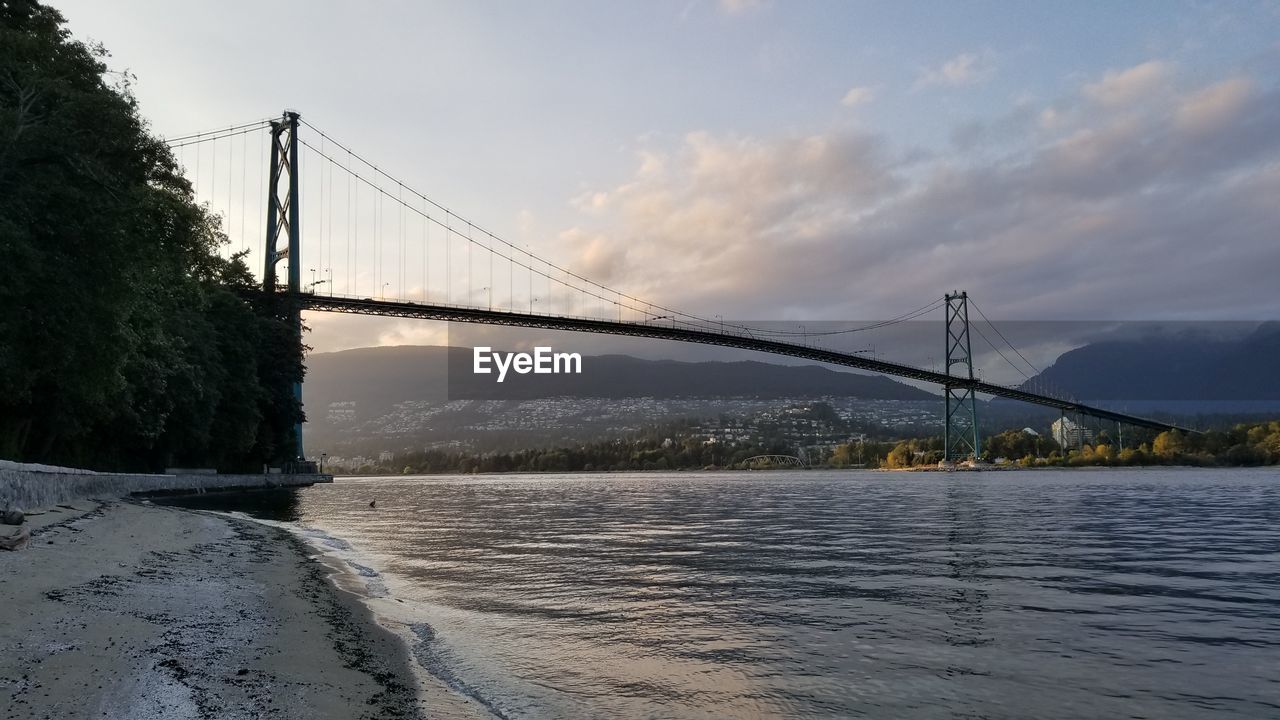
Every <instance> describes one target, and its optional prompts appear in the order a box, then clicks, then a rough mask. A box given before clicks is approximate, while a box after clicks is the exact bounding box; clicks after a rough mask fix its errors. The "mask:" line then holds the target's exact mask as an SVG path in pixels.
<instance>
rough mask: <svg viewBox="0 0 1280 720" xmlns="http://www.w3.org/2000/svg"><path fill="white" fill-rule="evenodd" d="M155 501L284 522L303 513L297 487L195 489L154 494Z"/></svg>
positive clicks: (291, 520) (297, 517)
mask: <svg viewBox="0 0 1280 720" xmlns="http://www.w3.org/2000/svg"><path fill="white" fill-rule="evenodd" d="M153 502H156V503H159V504H162V505H177V506H179V507H185V508H192V509H195V510H213V511H216V512H243V513H248V514H249V515H252V516H253V517H257V518H262V519H265V520H279V521H281V522H296V521H297V520H298V519H299V518H300V517H301V514H300V512H299V499H298V489H297V488H276V489H272V490H249V491H245V492H211V493H198V494H196V493H193V494H189V495H173V496H169V497H156V498H153Z"/></svg>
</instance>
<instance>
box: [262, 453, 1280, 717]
mask: <svg viewBox="0 0 1280 720" xmlns="http://www.w3.org/2000/svg"><path fill="white" fill-rule="evenodd" d="M371 500H376V501H377V506H376V508H370V507H369V502H370V501H371ZM287 519H290V520H292V521H294V522H296V523H298V524H299V525H301V526H303V527H306V528H310V529H311V531H312V533H313V534H314V535H315V536H317V537H321V538H322V539H326V540H327V541H328V542H330V543H331V544H335V545H342V542H341V540H345V541H347V542H349V543H350V544H351V546H352V550H353V552H354V553H355V554H356V555H357V556H358V557H360V558H361V560H360V563H361V564H362V565H366V564H367V566H368V567H369V568H371V569H372V570H376V571H377V572H378V573H380V575H379V581H378V585H379V587H383V586H385V587H388V588H391V592H392V594H393V596H394V597H395V599H397V600H403V601H404V604H405V607H406V608H409V609H410V611H411V612H412V613H414V614H415V616H416V617H418V618H420V622H421V624H420V625H418V626H417V628H418V633H419V636H420V637H421V638H422V639H423V643H422V645H421V646H420V647H419V657H420V658H421V659H422V661H423V663H424V665H426V666H427V667H428V668H429V669H430V670H431V671H432V672H434V673H436V674H437V675H439V676H440V677H442V678H443V679H445V680H446V681H447V682H449V683H450V684H452V685H454V686H455V687H456V688H458V689H459V690H461V691H463V692H466V693H468V694H471V695H472V696H473V697H475V698H477V699H479V700H480V701H481V702H483V703H484V704H485V705H487V706H488V707H489V708H490V709H492V710H493V711H494V713H495V714H497V715H499V716H502V717H508V718H728V717H740V718H752V717H831V718H836V717H841V718H843V717H859V716H865V717H886V718H1029V717H1049V718H1086V717H1090V718H1091V717H1109V718H1119V717H1130V718H1203V717H1224V718H1226V717H1230V718H1235V717H1239V718H1261V717H1280V473H1278V472H1276V471H1274V470H1223V471H1205V470H1191V469H1142V470H1096V471H1091V470H1071V471H1052V470H1047V471H1021V472H989V473H980V474H975V473H956V474H939V473H867V472H854V473H850V472H839V473H837V472H816V471H814V472H772V473H742V474H736V473H714V474H702V473H669V474H648V473H646V474H633V475H555V476H484V477H397V478H378V479H373V478H371V479H341V478H340V479H339V481H338V482H336V483H334V484H333V485H329V486H317V487H314V488H311V489H308V490H306V491H302V492H300V493H298V496H297V501H296V505H294V506H293V507H292V508H291V509H289V511H288V516H287ZM339 538H340V539H341V540H338V539H339ZM365 572H366V574H370V575H371V574H372V573H371V571H370V570H366V571H365Z"/></svg>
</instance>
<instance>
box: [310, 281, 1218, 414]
mask: <svg viewBox="0 0 1280 720" xmlns="http://www.w3.org/2000/svg"><path fill="white" fill-rule="evenodd" d="M297 298H298V302H299V303H300V305H301V306H302V309H304V310H317V311H321V312H340V313H350V314H357V315H381V316H385V317H402V318H414V319H418V320H444V321H449V322H466V323H481V324H487V325H510V326H516V327H531V328H544V329H547V330H571V331H576V332H590V333H603V334H609V335H627V336H632V337H647V338H655V339H660V340H675V341H678V342H692V343H701V344H704V345H719V346H722V347H732V348H740V349H743V350H754V351H757V352H765V353H771V354H774V355H786V356H789V357H796V358H804V359H806V360H814V361H817V362H822V363H828V364H831V365H841V366H844V367H850V368H855V369H858V370H869V371H871V372H877V373H882V374H885V375H892V376H894V377H901V378H907V379H910V380H919V381H923V382H927V383H933V384H935V385H942V386H948V385H949V386H951V387H954V388H972V389H973V390H974V391H975V392H978V393H982V394H984V395H992V396H995V397H1003V398H1009V399H1011V400H1019V401H1022V402H1026V403H1031V404H1034V405H1042V406H1045V407H1051V408H1056V409H1058V410H1061V411H1063V412H1066V413H1072V414H1074V413H1077V412H1078V413H1081V414H1084V415H1089V416H1092V417H1096V418H1101V419H1103V420H1114V421H1118V422H1122V423H1126V424H1128V425H1134V426H1137V427H1144V428H1151V429H1155V430H1181V431H1183V432H1194V431H1193V430H1190V429H1188V428H1184V427H1181V426H1178V425H1173V424H1170V423H1166V422H1161V421H1159V420H1152V419H1150V418H1144V417H1138V416H1135V415H1128V414H1125V413H1119V412H1114V411H1112V410H1107V409H1105V408H1100V407H1094V406H1091V405H1085V404H1083V403H1079V402H1076V401H1074V400H1068V399H1064V398H1059V397H1054V396H1051V395H1042V394H1039V393H1033V392H1028V391H1026V390H1023V389H1021V388H1015V387H1008V386H1005V385H996V384H994V383H988V382H982V381H980V380H968V379H962V378H958V377H953V376H949V375H946V374H945V373H940V372H935V371H933V370H926V369H924V368H918V367H915V366H913V365H906V364H903V363H896V362H891V361H888V360H876V359H873V358H868V357H863V356H861V355H855V354H853V353H847V352H840V351H837V350H825V349H822V348H817V347H812V346H809V345H801V344H797V343H789V342H781V341H778V340H769V339H766V338H756V337H751V336H750V335H748V334H737V333H729V332H716V331H712V330H707V329H703V328H698V327H691V326H687V325H683V326H682V325H680V324H677V323H674V322H671V321H668V322H669V323H670V324H661V323H659V322H657V321H650V322H629V321H615V320H601V319H596V318H585V317H573V316H565V315H540V314H536V313H521V312H511V311H508V310H487V309H483V308H474V307H466V306H460V305H441V304H428V303H413V302H403V301H396V300H375V299H372V298H355V297H344V296H338V295H319V294H309V293H300V294H298V295H297Z"/></svg>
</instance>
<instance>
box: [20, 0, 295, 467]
mask: <svg viewBox="0 0 1280 720" xmlns="http://www.w3.org/2000/svg"><path fill="white" fill-rule="evenodd" d="M107 57H108V54H107V52H106V51H105V49H103V48H102V47H101V46H97V45H87V44H85V43H81V42H78V41H76V40H74V39H73V38H71V36H70V33H69V32H68V31H67V29H66V28H65V27H64V20H63V18H62V16H61V15H60V14H59V13H58V11H56V10H54V9H52V8H49V7H47V6H44V5H41V4H39V3H36V2H32V1H31V0H11V1H10V2H4V3H0V257H3V258H4V262H5V282H3V283H0V308H3V309H4V311H3V313H0V457H7V458H16V459H20V460H35V461H42V462H56V463H60V464H70V465H81V466H86V467H95V468H99V469H118V470H127V469H156V468H158V467H162V466H164V465H167V464H171V463H181V464H199V465H214V466H218V467H223V468H226V469H242V468H245V467H255V466H257V465H258V464H259V463H261V462H268V461H276V460H280V459H284V458H286V457H288V456H289V455H290V454H292V452H293V450H292V448H293V447H294V439H293V438H292V435H291V434H292V428H293V425H294V423H295V422H296V421H297V420H298V419H299V418H300V416H301V409H300V408H299V407H298V405H297V403H296V401H295V400H294V399H293V397H292V393H291V391H290V388H291V386H292V383H293V382H294V381H295V380H299V379H301V376H302V355H301V352H302V349H301V348H300V347H299V346H298V342H297V340H296V338H295V337H294V336H293V331H292V328H291V327H290V326H289V325H288V323H287V322H285V321H284V320H283V316H282V313H281V312H280V308H271V307H265V306H255V305H251V304H248V303H246V301H245V300H243V299H242V292H243V291H244V290H245V289H246V288H247V287H252V286H253V279H252V274H251V273H250V272H249V270H248V268H247V267H245V266H244V263H243V262H242V260H241V259H239V258H234V259H232V260H230V261H228V260H226V259H223V258H221V257H220V256H219V254H218V248H219V247H220V246H221V245H222V244H224V243H225V242H226V238H225V237H224V236H223V235H222V234H221V232H220V231H219V229H218V228H219V223H218V219H217V218H216V217H214V216H213V215H211V214H210V213H209V212H208V211H206V210H205V209H204V208H202V207H200V206H199V205H197V204H196V203H195V201H194V198H193V197H192V193H191V187H190V184H189V183H188V182H187V181H186V179H185V178H183V177H182V175H181V173H180V172H179V170H178V166H177V163H176V161H175V160H174V157H173V155H172V153H171V152H170V151H169V149H168V147H167V146H166V145H165V144H164V143H163V142H162V141H160V140H159V139H157V138H155V137H153V136H151V135H150V133H149V132H147V129H146V123H145V122H144V121H143V119H142V118H141V117H140V115H139V113H138V108H137V102H136V101H135V100H134V98H133V95H132V93H131V92H130V88H129V82H130V80H131V78H129V76H127V75H124V74H119V73H112V72H110V71H108V69H107V67H106V64H105V61H106V59H107Z"/></svg>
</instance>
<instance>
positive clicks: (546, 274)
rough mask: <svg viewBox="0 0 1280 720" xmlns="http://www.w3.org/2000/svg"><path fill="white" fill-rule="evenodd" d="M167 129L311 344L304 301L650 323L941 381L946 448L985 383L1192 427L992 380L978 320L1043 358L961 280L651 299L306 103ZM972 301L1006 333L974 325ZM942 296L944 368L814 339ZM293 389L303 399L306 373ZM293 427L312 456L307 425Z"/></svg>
mask: <svg viewBox="0 0 1280 720" xmlns="http://www.w3.org/2000/svg"><path fill="white" fill-rule="evenodd" d="M167 142H168V144H169V147H170V148H171V149H172V150H173V152H174V154H175V156H176V157H177V159H178V160H179V162H180V163H181V164H182V166H183V168H184V171H185V172H186V173H187V174H188V177H189V179H190V180H191V182H192V186H193V189H194V191H195V193H196V196H197V198H198V199H200V200H201V201H203V202H205V203H207V205H208V206H209V207H210V209H211V210H212V211H214V212H215V213H217V214H218V215H219V216H220V222H221V224H222V230H223V232H224V233H225V234H226V235H227V237H228V239H229V243H228V247H227V252H228V253H229V254H236V255H240V256H241V257H243V258H244V259H245V262H247V263H249V266H250V267H251V268H253V267H259V268H261V276H260V277H261V280H262V290H261V292H263V293H270V294H275V295H278V296H279V297H280V299H282V300H284V301H285V306H286V307H288V308H289V312H290V315H291V320H292V322H293V324H294V326H295V327H296V328H297V333H298V342H299V343H300V344H301V342H302V321H301V313H302V312H303V311H318V312H330V313H350V314H357V315H373V316H384V317H397V318H412V319H421V320H436V321H448V322H465V323H483V324H491V325H506V326H517V327H528V328H540V329H549V330H568V331H576V332H587V333H601V334H610V335H622V336H631V337H643V338H652V339H655V340H668V341H677V342H689V343H701V344H706V345H716V346H722V347H730V348H738V349H742V350H751V351H756V352H764V353H770V354H775V355H783V356H788V357H794V358H802V359H806V360H812V361H816V362H821V363H826V364H830V365H837V366H843V367H848V368H853V369H856V370H863V371H869V372H874V373H880V374H883V375H889V376H893V377H898V378H903V379H907V380H912V381H916V382H923V383H930V384H934V385H938V386H940V387H941V388H942V391H943V403H944V454H945V457H946V458H947V459H949V460H956V459H964V458H966V457H970V456H977V455H980V454H981V447H982V445H981V443H980V437H979V430H978V407H979V405H978V396H979V395H986V396H991V397H1001V398H1008V399H1012V400H1018V401H1021V402H1025V403H1031V404H1034V405H1040V406H1044V407H1049V408H1054V409H1056V410H1058V411H1060V412H1061V413H1062V414H1063V415H1064V416H1065V415H1068V414H1070V415H1073V416H1076V417H1082V416H1087V417H1092V418H1096V419H1098V420H1099V421H1110V422H1114V423H1116V424H1117V426H1119V425H1120V424H1126V425H1131V426H1136V427H1142V428H1151V429H1157V430H1170V429H1179V430H1184V431H1186V428H1180V427H1178V426H1176V425H1172V424H1169V423H1166V422H1161V421H1158V420H1154V419H1150V418H1144V417H1138V416H1134V415H1129V414H1126V413H1121V412H1115V411H1112V410H1108V409H1105V408H1101V407H1094V406H1090V405H1086V404H1083V403H1081V402H1078V401H1076V400H1075V399H1074V398H1072V397H1071V396H1070V395H1068V394H1066V393H1060V392H1049V391H1046V390H1043V389H1040V388H1036V389H1035V390H1030V389H1027V387H1026V385H1025V384H1024V385H1023V386H1009V385H1002V384H997V383H993V382H985V381H983V380H982V379H981V377H980V376H979V375H977V374H976V373H975V367H974V363H973V352H972V344H973V343H972V336H971V334H970V332H971V330H973V331H975V332H976V333H977V334H978V336H979V338H980V339H981V340H983V341H984V342H986V343H987V344H988V345H989V346H990V347H991V348H992V349H993V350H994V351H995V352H996V353H997V354H998V355H999V356H1000V357H1001V358H1003V359H1004V360H1005V361H1006V362H1008V363H1009V364H1010V365H1011V366H1012V367H1014V368H1016V369H1018V371H1019V372H1020V373H1022V375H1023V376H1024V377H1026V378H1028V379H1030V377H1031V376H1030V375H1028V374H1027V373H1026V372H1025V370H1024V369H1023V366H1020V365H1019V364H1018V363H1016V362H1014V361H1013V360H1012V357H1017V358H1019V359H1021V360H1022V361H1023V363H1024V365H1025V367H1027V368H1030V369H1031V370H1032V371H1033V372H1038V370H1036V369H1035V367H1034V365H1032V364H1031V363H1030V362H1029V361H1027V359H1026V358H1025V356H1023V354H1022V353H1021V352H1019V351H1018V349H1017V348H1016V347H1014V346H1013V344H1012V343H1010V342H1009V341H1008V340H1007V339H1006V338H1005V337H1004V335H1003V334H1002V333H1000V331H999V330H998V329H997V328H996V327H995V326H994V324H992V323H991V322H990V320H988V319H987V318H986V316H985V313H982V311H981V309H980V308H978V307H977V306H976V304H974V303H973V301H972V300H971V299H970V298H969V296H968V295H967V293H964V292H952V293H948V294H946V295H944V296H943V297H940V298H937V299H935V300H933V301H931V302H929V303H928V304H926V305H924V306H922V307H919V308H916V309H914V310H912V311H910V312H907V313H903V314H902V315H899V316H897V317H894V318H891V319H890V320H886V321H882V322H877V323H869V324H864V325H861V326H858V327H852V328H843V329H839V330H833V331H827V332H808V331H806V330H804V329H801V330H799V331H796V330H787V329H778V328H776V327H761V326H751V325H746V324H741V323H726V322H724V320H723V319H721V318H720V317H719V316H716V317H714V318H707V317H703V316H699V315H695V314H690V313H686V312H682V311H679V310H676V309H673V308H671V307H668V306H665V305H663V304H659V303H655V302H649V301H646V300H642V299H640V298H638V297H636V296H634V295H632V294H629V293H627V292H625V291H623V290H621V289H616V288H612V287H609V286H607V285H605V284H602V283H599V282H595V281H593V280H591V279H590V278H587V277H585V276H583V275H581V274H579V273H577V272H574V271H573V270H571V269H569V268H566V267H563V266H561V265H558V264H556V263H554V262H552V261H550V260H548V259H546V258H544V257H542V256H540V255H537V254H535V253H533V251H532V250H530V249H529V248H527V247H520V246H518V245H516V244H515V243H513V242H511V241H508V240H506V239H503V238H502V237H500V236H498V235H497V234H495V233H493V232H490V231H489V230H486V229H484V227H482V226H481V225H479V224H477V223H475V222H473V221H471V220H469V219H467V218H466V217H464V216H461V215H459V214H458V213H456V212H454V211H452V210H450V209H449V208H447V207H445V206H444V205H441V204H439V203H437V202H436V201H434V200H432V199H431V198H429V197H428V196H427V195H425V194H423V193H420V192H418V191H417V190H414V189H412V188H411V187H410V186H409V185H408V184H406V183H405V182H403V181H401V180H400V179H398V178H397V177H396V176H393V175H392V174H390V173H389V172H388V171H386V170H384V169H383V168H382V167H380V166H379V165H377V164H374V163H373V162H372V161H370V160H368V159H366V158H365V157H364V156H363V155H361V154H359V153H357V152H356V151H355V150H353V149H352V148H351V147H350V146H348V145H346V144H343V143H341V142H339V141H337V140H335V139H334V138H333V137H332V136H330V135H329V134H327V133H325V132H324V131H323V130H321V129H320V128H317V127H315V126H314V125H312V124H310V123H307V122H304V121H303V120H302V118H301V116H300V115H299V114H298V113H296V112H291V111H286V112H285V113H284V114H283V115H282V116H281V117H279V118H264V119H262V120H257V121H254V122H248V123H242V124H238V125H231V126H228V127H225V128H220V129H215V130H210V131H206V132H199V133H192V134H188V135H182V136H178V137H174V138H167ZM304 158H305V160H306V163H305V165H304V163H303V162H302V161H303V159H304ZM255 184H256V186H257V190H256V192H254V193H252V195H251V194H250V189H251V187H252V186H254V185H255ZM304 194H305V196H306V197H307V200H308V202H307V203H303V202H302V200H303V197H304ZM250 198H253V200H252V201H251V199H250ZM304 227H305V228H306V230H307V231H306V233H305V234H304V232H303V228H304ZM259 243H261V244H259ZM304 250H305V253H304ZM304 256H305V257H306V258H308V260H307V262H305V263H304V261H303V258H304ZM282 265H283V266H284V273H283V274H282V273H281V266H282ZM304 269H305V271H306V272H307V273H308V275H307V276H304ZM388 291H390V297H388ZM971 305H973V306H974V308H975V309H976V310H977V311H978V313H979V314H980V315H981V317H982V319H983V320H985V321H986V324H987V326H988V327H989V328H991V329H992V330H993V331H994V332H995V334H996V335H997V337H998V338H999V339H1000V340H1002V341H1003V346H1001V345H999V344H997V343H995V342H992V341H991V340H990V339H989V338H988V337H987V336H986V334H985V333H983V332H982V331H981V328H980V327H979V326H978V325H977V324H974V325H971V324H970V319H969V308H970V306H971ZM938 310H943V311H944V313H945V336H946V354H945V356H944V358H943V362H942V369H941V370H938V369H932V368H928V369H927V368H922V367H917V366H914V365H911V364H907V363H902V362H894V361H891V360H885V359H881V358H878V357H868V356H867V355H866V354H865V353H864V352H861V351H840V350H834V349H829V348H824V347H820V346H819V345H818V342H817V341H818V340H819V339H821V338H823V337H826V336H830V335H847V334H851V333H857V332H864V331H869V330H874V329H878V328H882V327H887V326H890V325H893V324H897V323H902V322H907V321H910V320H915V319H918V318H922V317H925V316H926V315H928V314H930V313H934V312H937V311H938ZM1006 349H1007V350H1009V351H1010V353H1009V355H1006V354H1005V352H1004V350H1006ZM294 393H295V395H296V397H297V398H298V400H299V402H301V400H302V387H301V384H299V385H297V386H295V388H294ZM296 434H297V439H298V455H299V456H300V457H301V456H302V428H301V426H299V427H298V428H297V429H296Z"/></svg>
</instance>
